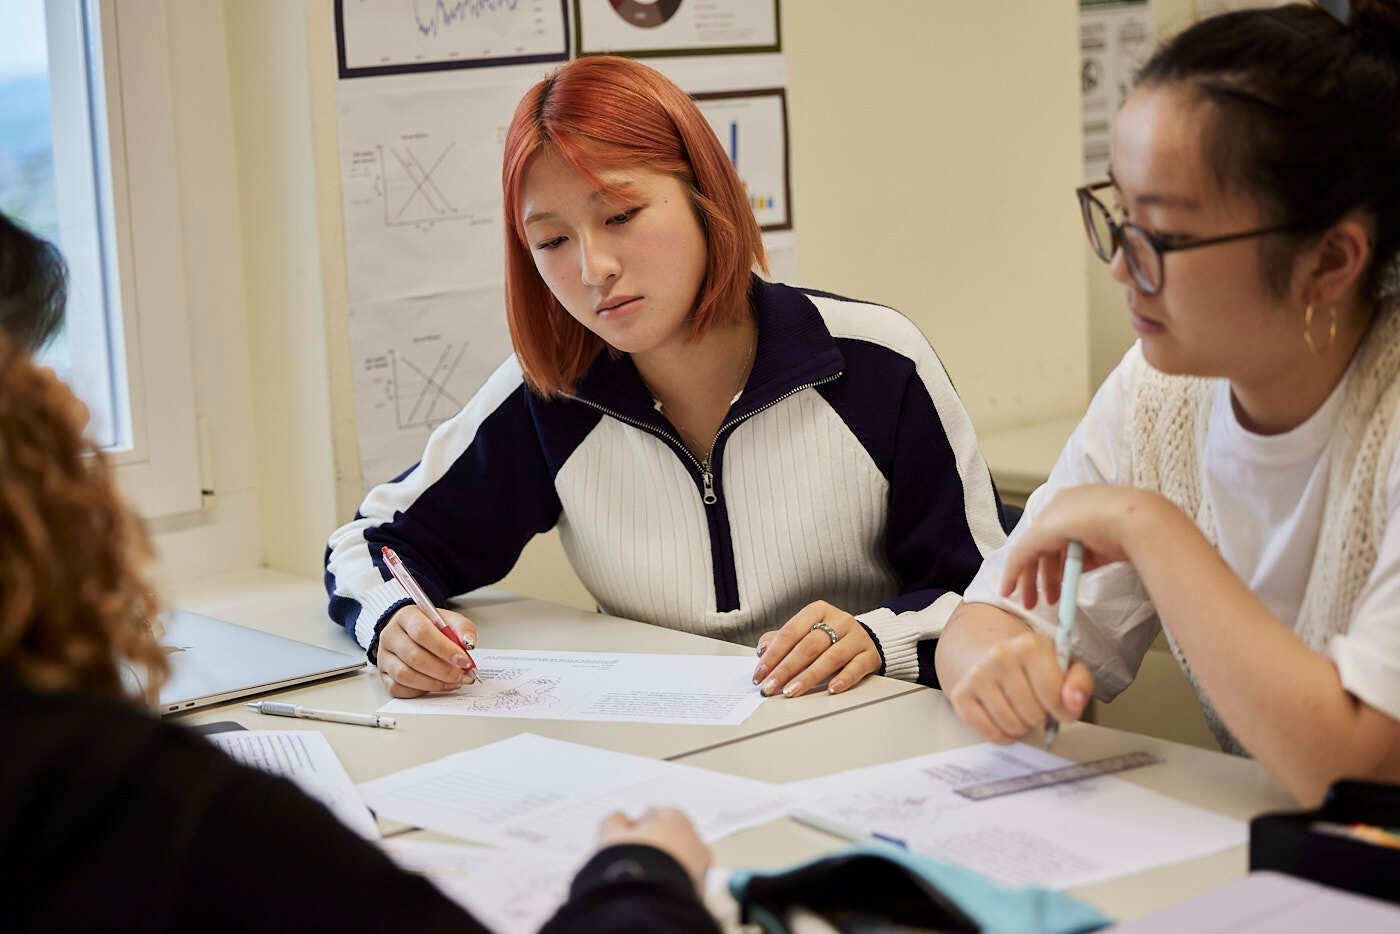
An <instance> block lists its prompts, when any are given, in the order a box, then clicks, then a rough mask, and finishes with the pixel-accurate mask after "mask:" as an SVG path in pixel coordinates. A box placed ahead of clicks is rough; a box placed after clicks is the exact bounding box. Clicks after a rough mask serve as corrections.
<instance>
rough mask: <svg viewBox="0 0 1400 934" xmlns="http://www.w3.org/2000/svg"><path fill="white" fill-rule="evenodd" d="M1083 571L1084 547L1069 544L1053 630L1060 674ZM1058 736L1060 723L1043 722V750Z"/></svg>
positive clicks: (1066, 657) (1065, 664) (1066, 658)
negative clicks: (1058, 617) (1058, 609)
mask: <svg viewBox="0 0 1400 934" xmlns="http://www.w3.org/2000/svg"><path fill="white" fill-rule="evenodd" d="M1083 570H1084V545H1083V544H1082V543H1080V542H1070V543H1069V547H1068V548H1067V549H1066V550H1065V573H1064V575H1063V577H1062V579H1061V581H1060V628H1059V629H1057V630H1055V659H1056V661H1058V662H1059V663H1060V671H1061V673H1063V672H1065V671H1068V670H1069V643H1070V637H1071V636H1072V635H1073V634H1074V615H1075V611H1076V610H1077V609H1078V605H1079V575H1080V573H1081V572H1082V571H1083ZM1059 735H1060V721H1058V720H1056V719H1055V718H1054V717H1050V718H1049V719H1047V720H1046V721H1045V748H1046V749H1049V748H1050V746H1051V745H1052V744H1053V743H1054V742H1055V737H1057V736H1059Z"/></svg>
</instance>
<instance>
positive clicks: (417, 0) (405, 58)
mask: <svg viewBox="0 0 1400 934" xmlns="http://www.w3.org/2000/svg"><path fill="white" fill-rule="evenodd" d="M564 3H565V0H338V2H337V3H336V35H337V38H338V39H339V43H338V44H339V52H340V76H341V77H342V78H361V77H368V76H372V75H383V74H397V73H403V72H415V71H436V70H440V69H451V68H477V67H482V66H488V65H516V64H527V63H533V62H557V61H564V60H565V59H567V58H568V57H569V39H568V29H567V28H566V25H565V6H564Z"/></svg>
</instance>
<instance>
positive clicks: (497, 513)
mask: <svg viewBox="0 0 1400 934" xmlns="http://www.w3.org/2000/svg"><path fill="white" fill-rule="evenodd" d="M505 149H506V152H505V164H504V168H503V172H502V180H503V188H504V195H505V214H506V221H505V245H506V311H507V316H508V318H509V323H510V329H511V337H512V340H513V343H514V346H515V355H514V356H512V357H511V358H510V359H509V360H507V361H506V362H505V363H504V364H503V365H502V366H501V367H500V369H498V370H497V371H496V373H495V374H494V375H493V376H492V377H491V378H490V380H489V381H488V382H487V384H486V385H485V386H484V387H483V388H482V390H481V391H480V392H479V393H478V394H477V395H476V397H475V398H474V399H472V400H471V402H470V403H469V404H468V405H467V406H466V407H465V408H464V409H463V410H462V412H461V413H460V414H458V415H457V416H456V417H455V418H453V419H452V420H451V421H449V422H447V423H445V424H444V425H442V426H441V427H440V428H439V429H438V430H437V431H436V432H435V433H434V434H433V436H432V438H431V439H430V440H429V442H428V447H427V450H426V451H425V452H424V454H423V458H422V460H421V462H420V463H418V464H417V465H416V466H414V467H412V468H411V469H409V470H408V471H407V472H405V473H404V474H403V475H402V476H400V477H399V478H397V479H395V480H393V481H391V482H388V483H384V484H382V485H380V486H378V487H376V488H375V489H373V490H372V491H371V492H370V493H369V495H368V497H367V498H366V499H365V501H364V503H363V505H362V506H361V507H360V511H359V514H358V515H357V516H356V517H355V519H354V521H352V522H350V523H349V524H347V525H345V526H344V527H342V528H341V529H339V530H337V531H336V532H335V534H334V535H332V536H331V539H330V543H329V548H328V550H327V558H326V586H327V591H328V593H329V595H330V614H331V617H332V618H333V619H334V620H335V621H336V622H338V623H340V624H341V625H343V626H345V627H346V629H348V630H349V631H350V632H351V633H352V634H353V635H354V636H355V637H356V638H357V639H358V640H359V642H360V644H361V645H363V646H365V648H366V650H367V651H368V653H369V657H370V658H371V660H373V661H375V662H376V664H377V665H378V667H379V671H380V674H381V676H382V678H383V680H384V682H385V684H386V686H387V687H388V689H389V692H390V693H391V694H392V695H394V696H396V697H411V696H415V695H418V694H422V693H425V692H429V691H446V690H452V689H454V688H456V687H458V686H460V685H461V684H462V683H464V681H465V680H466V678H467V677H469V676H468V675H465V674H464V673H463V670H462V669H463V668H464V667H467V666H468V664H469V663H468V662H467V659H466V657H465V656H464V655H463V654H462V652H461V650H460V649H459V648H458V647H457V646H456V645H455V644H454V643H453V641H452V640H451V639H449V638H448V637H446V636H444V635H443V634H442V633H440V632H439V631H438V630H437V629H436V628H434V626H433V625H432V624H431V623H430V622H429V621H428V619H427V618H426V617H425V616H424V615H423V614H422V613H421V612H419V611H418V610H417V609H416V608H414V607H413V606H411V605H409V602H408V600H407V599H406V597H405V595H404V593H403V591H402V590H401V589H400V588H399V586H398V585H397V583H395V582H394V581H393V580H392V579H391V577H390V574H389V572H388V570H387V569H386V568H385V567H384V565H383V562H382V561H381V558H380V550H381V546H383V545H389V546H392V547H393V548H394V549H395V550H396V551H397V552H398V553H399V554H400V555H401V556H402V557H403V558H404V560H405V561H406V562H407V563H408V564H409V565H410V566H411V567H413V569H414V570H415V572H417V574H418V576H419V579H420V581H421V583H422V584H423V585H424V588H425V590H427V592H428V593H429V595H430V596H431V597H432V599H433V600H434V602H435V603H436V604H437V605H439V606H442V605H443V604H445V602H446V600H447V598H448V597H450V596H452V595H453V594H457V593H462V592H464V591H467V590H470V589H472V588H475V587H480V586H483V585H485V584H489V583H491V582H493V581H495V580H498V579H499V578H500V577H502V576H503V575H504V574H505V573H506V572H507V571H509V570H510V568H511V566H512V565H513V564H514V563H515V561H516V559H517V557H518V556H519V554H520V550H521V549H522V548H523V547H524V545H525V543H526V542H527V541H528V540H529V539H530V538H531V537H532V536H534V535H535V534H537V533H540V532H544V531H547V530H549V529H551V528H554V527H556V526H557V527H558V528H559V530H560V535H561V538H562V541H563V545H564V548H565V551H566V552H567V554H568V556H569V560H570V562H571V563H572V565H573V567H574V570H575V571H576V572H577V573H578V575H579V577H580V578H581V579H582V581H583V583H584V584H585V585H586V586H587V587H588V589H589V591H590V592H591V593H592V594H593V596H594V597H595V598H596V600H597V602H598V605H599V607H600V608H601V609H603V610H605V611H606V612H608V613H611V614H614V615H617V616H623V617H629V618H633V619H639V620H644V621H647V622H651V623H655V624H659V625H663V626H669V627H672V628H676V629H684V630H687V631H690V632H696V633H701V634H704V635H707V636H713V637H717V638H721V639H727V640H730V641H739V642H747V643H749V644H755V645H756V646H757V648H758V651H759V654H760V659H759V663H758V667H757V669H756V671H755V673H754V682H755V683H761V684H762V685H763V688H762V689H763V692H764V693H765V694H774V693H777V692H782V693H783V694H784V695H786V696H796V695H799V694H802V693H804V692H806V691H809V690H812V689H813V688H817V687H819V686H821V685H822V684H824V683H826V684H827V689H828V690H830V691H832V692H838V691H842V690H845V689H847V688H849V687H851V686H853V685H854V684H856V683H857V682H858V681H860V680H861V679H862V678H864V677H866V676H867V675H870V674H873V673H877V672H879V673H883V674H887V675H891V676H895V677H900V678H905V679H909V680H914V679H918V680H920V681H923V682H925V683H933V681H934V675H933V667H932V651H931V649H932V646H933V642H934V640H935V639H936V638H937V636H938V634H939V632H940V631H941V629H942V625H943V622H944V621H945V620H946V618H947V616H948V614H949V612H951V610H952V608H953V607H954V606H956V605H957V603H958V599H959V596H958V595H959V594H960V593H961V591H962V589H963V588H964V587H965V586H966V584H967V583H968V582H969V581H970V580H971V578H972V575H973V574H974V573H975V572H976V569H977V567H978V566H979V564H980V563H981V561H982V558H983V557H984V556H985V555H987V554H989V553H990V552H991V551H992V550H993V549H994V548H996V547H997V546H998V545H1000V544H1001V542H1002V541H1003V538H1004V536H1003V534H1002V530H1001V525H1000V521H999V508H998V503H997V498H996V493H995V491H994V490H993V487H992V483H991V478H990V476H989V473H988V471H987V467H986V465H985V463H984V462H983V460H982V457H981V455H980V453H979V451H978V448H977V441H976V437H975V435H974V433H973V430H972V426H971V423H970V422H969V420H968V417H967V413H966V412H965V411H964V409H963V407H962V404H961V402H960V401H959V399H958V397H957V395H956V393H955V392H954V391H953V387H952V384H951V382H950V381H949V379H948V376H947V374H946V373H945V372H944V370H943V367H942V365H941V364H940V363H939V361H938V358H937V357H936V356H935V354H934V352H933V350H932V348H930V347H929V345H928V342H927V340H925V338H924V337H923V335H922V334H920V333H919V331H918V329H917V328H916V327H915V326H914V325H913V324H911V323H910V322H909V321H908V320H906V319H905V318H903V317H902V316H901V315H899V314H898V313H897V312H895V311H892V310H891V309H889V308H884V307H881V306H879V305H874V304H869V303H865V302H860V301H854V300H851V299H847V298H841V297H839V296H835V295H831V294H827V293H822V292H814V291H808V290H804V289H798V288H793V287H790V286H786V285H780V284H776V283H771V282H767V281H764V280H763V279H760V278H758V277H757V276H756V275H755V274H754V270H755V269H764V268H766V267H765V259H764V253H763V245H762V241H761V240H760V237H759V230H758V226H757V223H756V222H755V220H754V217H753V213H752V211H751V210H750V208H749V204H748V199H747V197H746V195H745V192H744V186H743V183H742V182H741V181H740V179H739V177H738V175H737V173H736V172H735V170H734V167H733V165H731V164H730V162H729V160H728V158H727V157H726V155H725V153H724V151H723V148H722V147H721V145H720V143H719V140H718V139H717V138H716V137H715V134H714V132H713V131H712V130H711V128H710V126H709V124H708V123H707V122H706V121H705V118H704V117H703V116H702V115H701V113H700V112H699V110H698V109H697V108H696V106H695V104H694V103H693V102H692V101H691V100H690V98H689V97H688V96H686V94H685V93H684V92H682V91H681V90H680V89H679V88H677V87H676V86H675V85H674V84H673V83H671V82H670V81H669V80H668V79H666V78H665V77H664V76H662V75H661V74H660V73H658V72H656V71H654V70H653V69H651V68H648V67H646V66H644V65H641V64H638V63H636V62H633V61H630V60H627V59H621V58H610V57H596V58H585V59H580V60H578V61H574V62H571V63H569V64H568V65H565V66H563V67H562V68H560V69H559V70H557V71H556V72H554V73H553V74H552V75H551V76H550V77H548V78H546V79H545V80H543V81H541V82H540V83H539V84H537V85H535V86H534V87H533V88H531V89H530V91H529V92H527V93H526V95H525V97H524V99H523V100H522V101H521V102H520V105H519V107H518V109H517V110H516V113H515V117H514V119H513V121H512V122H511V125H510V128H509V130H508V133H507V138H506V147H505ZM444 615H445V616H446V617H447V618H448V619H449V621H450V623H451V624H452V625H453V626H454V627H455V628H456V630H457V631H458V633H459V634H460V635H461V636H462V637H463V638H464V640H467V641H468V642H470V641H472V640H474V638H475V628H474V626H473V625H472V624H471V622H470V621H469V620H467V619H466V618H464V617H462V616H460V615H458V614H453V613H450V612H445V613H444Z"/></svg>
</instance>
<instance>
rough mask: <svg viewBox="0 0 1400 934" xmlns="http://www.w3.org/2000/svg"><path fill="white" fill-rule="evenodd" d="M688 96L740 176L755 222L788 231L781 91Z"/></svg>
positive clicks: (788, 195)
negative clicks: (692, 99)
mask: <svg viewBox="0 0 1400 934" xmlns="http://www.w3.org/2000/svg"><path fill="white" fill-rule="evenodd" d="M692 96H693V97H694V98H695V103H696V104H697V105H698V106H699V108H700V112H701V113H702V114H704V115H705V119H706V120H708V121H709V122H710V126H711V127H713V128H714V131H715V135H716V136H718V137H719V140H720V143H721V144H723V146H724V151H725V152H726V153H728V154H729V161H730V162H732V163H734V167H735V169H737V170H738V172H739V177H740V178H741V179H743V181H744V187H745V188H746V189H747V190H748V194H749V204H750V205H751V206H752V207H753V212H754V216H755V217H756V218H758V226H759V227H760V228H761V229H763V230H765V231H770V230H791V229H792V195H791V191H792V183H791V180H790V176H789V173H788V133H787V94H786V93H785V92H784V91H783V89H782V88H766V89H763V90H757V91H713V92H710V93H707V94H695V95H692Z"/></svg>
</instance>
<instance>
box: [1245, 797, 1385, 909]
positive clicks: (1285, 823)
mask: <svg viewBox="0 0 1400 934" xmlns="http://www.w3.org/2000/svg"><path fill="white" fill-rule="evenodd" d="M1319 822H1323V823H1330V824H1353V823H1362V824H1371V825H1374V826H1378V827H1400V785H1380V784H1375V783H1372V782H1358V781H1341V782H1337V783H1336V784H1335V785H1333V786H1332V787H1331V788H1329V789H1327V798H1326V800H1325V801H1323V803H1322V807H1320V808H1318V809H1317V810H1316V811H1301V812H1291V813H1279V814H1263V815H1260V816H1259V817H1256V818H1254V820H1252V821H1250V822H1249V868H1250V870H1251V871H1253V870H1255V869H1275V870H1277V871H1279V872H1286V873H1288V874H1289V875H1293V876H1298V877H1299V878H1302V879H1311V880H1313V881H1314V882H1321V883H1322V884H1324V885H1330V886H1332V887H1333V888H1338V889H1346V890H1347V891H1349V892H1358V893H1360V894H1362V895H1369V896H1371V897H1372V898H1380V899H1384V900H1386V901H1390V902H1396V903H1398V904H1400V850H1396V849H1390V848H1388V847H1384V846H1380V845H1377V844H1374V843H1367V842H1365V841H1362V840H1354V839H1351V838H1349V837H1345V836H1337V835H1336V834H1333V833H1324V832H1319V831H1318V830H1315V829H1313V825H1314V824H1316V823H1319Z"/></svg>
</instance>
